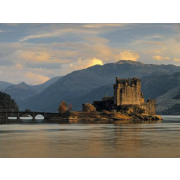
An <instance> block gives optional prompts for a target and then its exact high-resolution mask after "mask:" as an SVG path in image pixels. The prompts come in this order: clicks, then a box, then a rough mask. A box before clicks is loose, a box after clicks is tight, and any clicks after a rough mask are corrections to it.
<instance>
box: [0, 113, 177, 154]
mask: <svg viewBox="0 0 180 180" xmlns="http://www.w3.org/2000/svg"><path fill="white" fill-rule="evenodd" d="M179 132H180V116H179V117H176V118H174V117H167V118H165V120H164V121H163V122H156V123H138V124H118V123H116V124H9V125H1V126H0V144H1V146H0V157H179V135H180V133H179Z"/></svg>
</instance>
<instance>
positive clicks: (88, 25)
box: [83, 23, 127, 28]
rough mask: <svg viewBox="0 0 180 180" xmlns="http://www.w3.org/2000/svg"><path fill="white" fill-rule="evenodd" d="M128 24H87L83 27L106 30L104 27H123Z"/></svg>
mask: <svg viewBox="0 0 180 180" xmlns="http://www.w3.org/2000/svg"><path fill="white" fill-rule="evenodd" d="M126 25H127V24H119V23H93V24H85V25H83V27H86V28H104V27H122V26H126Z"/></svg>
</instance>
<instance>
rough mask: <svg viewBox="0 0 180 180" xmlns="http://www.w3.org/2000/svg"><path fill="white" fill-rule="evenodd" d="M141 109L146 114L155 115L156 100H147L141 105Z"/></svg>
mask: <svg viewBox="0 0 180 180" xmlns="http://www.w3.org/2000/svg"><path fill="white" fill-rule="evenodd" d="M141 108H143V109H145V113H146V114H150V115H155V114H156V100H154V99H148V100H147V102H145V103H144V104H141Z"/></svg>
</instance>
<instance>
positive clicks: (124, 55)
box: [115, 51, 140, 61]
mask: <svg viewBox="0 0 180 180" xmlns="http://www.w3.org/2000/svg"><path fill="white" fill-rule="evenodd" d="M139 57H140V56H139V54H138V53H136V52H131V51H122V52H120V53H119V54H118V55H116V56H115V60H116V61H117V60H131V61H137V60H138V59H139Z"/></svg>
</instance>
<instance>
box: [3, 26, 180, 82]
mask: <svg viewBox="0 0 180 180" xmlns="http://www.w3.org/2000/svg"><path fill="white" fill-rule="evenodd" d="M119 60H132V61H140V62H143V63H147V64H174V65H177V66H180V24H150V23H146V24H129V23H124V24H117V23H115V24H110V23H109V24H102V23H101V24H97V23H96V24H25V23H23V24H0V81H6V82H11V83H13V84H17V83H20V82H26V83H27V84H31V85H36V84H41V83H43V82H45V81H47V80H49V79H50V78H52V77H55V76H63V75H66V74H68V73H70V72H72V71H75V70H80V69H85V68H87V67H90V66H93V65H96V64H99V65H103V64H106V63H114V62H117V61H119Z"/></svg>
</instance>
